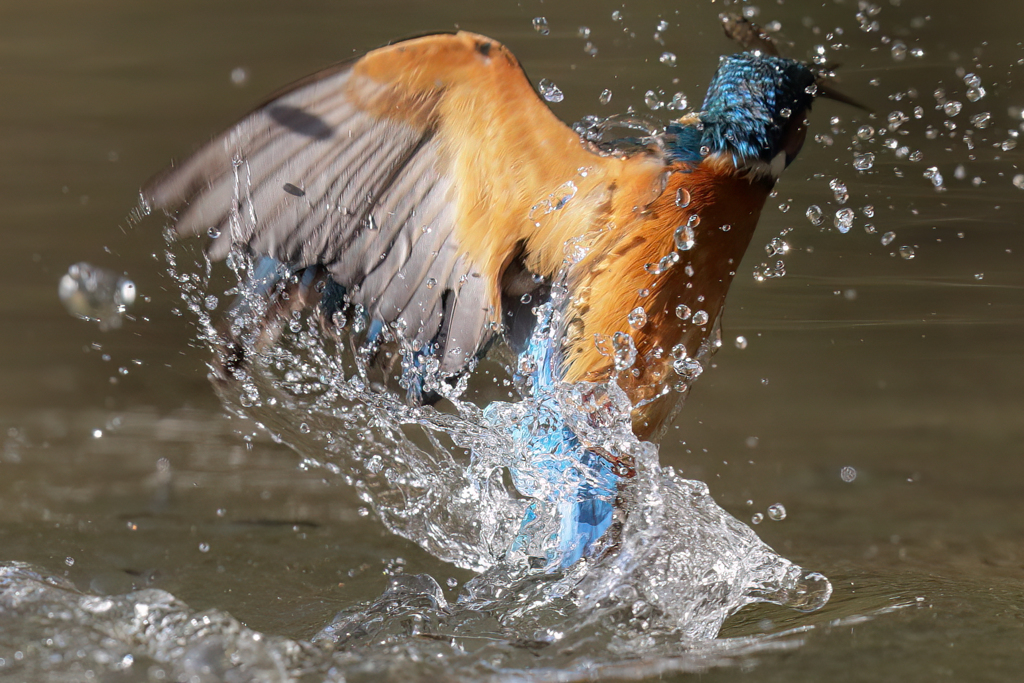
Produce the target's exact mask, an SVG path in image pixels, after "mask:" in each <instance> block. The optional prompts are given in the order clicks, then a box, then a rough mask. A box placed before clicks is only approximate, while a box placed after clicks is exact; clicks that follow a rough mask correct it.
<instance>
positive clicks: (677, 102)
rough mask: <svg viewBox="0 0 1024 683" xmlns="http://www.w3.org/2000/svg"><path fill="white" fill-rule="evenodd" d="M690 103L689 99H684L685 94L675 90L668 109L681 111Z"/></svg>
mask: <svg viewBox="0 0 1024 683" xmlns="http://www.w3.org/2000/svg"><path fill="white" fill-rule="evenodd" d="M689 104H690V102H689V100H687V99H686V95H684V94H683V93H681V92H677V93H676V94H675V95H673V96H672V101H671V102H670V103H669V105H668V108H669V109H675V110H676V111H683V110H684V109H686V107H688V106H689Z"/></svg>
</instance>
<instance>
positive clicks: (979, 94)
mask: <svg viewBox="0 0 1024 683" xmlns="http://www.w3.org/2000/svg"><path fill="white" fill-rule="evenodd" d="M984 96H985V89H984V88H970V89H969V90H968V91H967V99H968V100H970V101H971V102H977V101H978V100H980V99H981V98H983V97H984Z"/></svg>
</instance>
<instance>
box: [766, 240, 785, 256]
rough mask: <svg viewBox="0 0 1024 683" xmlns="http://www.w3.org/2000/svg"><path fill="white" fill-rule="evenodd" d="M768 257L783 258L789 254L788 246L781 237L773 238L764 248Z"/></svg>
mask: <svg viewBox="0 0 1024 683" xmlns="http://www.w3.org/2000/svg"><path fill="white" fill-rule="evenodd" d="M764 250H765V251H766V252H767V253H768V256H785V255H786V254H787V253H789V244H788V243H787V242H786V241H785V240H784V239H782V238H781V237H773V238H772V240H771V242H769V243H768V244H766V245H765V246H764Z"/></svg>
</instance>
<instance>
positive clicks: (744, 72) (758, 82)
mask: <svg viewBox="0 0 1024 683" xmlns="http://www.w3.org/2000/svg"><path fill="white" fill-rule="evenodd" d="M816 81H817V78H816V76H815V74H814V73H813V72H812V71H811V69H810V68H808V67H807V65H806V64H803V63H802V62H798V61H795V60H792V59H785V58H782V57H777V56H773V55H768V54H763V53H760V52H743V53H740V54H736V55H732V56H730V57H722V59H721V61H720V62H719V65H718V71H717V72H716V73H715V77H714V78H713V79H712V81H711V85H710V86H709V87H708V93H707V96H706V97H705V98H704V104H703V106H702V107H701V111H700V112H698V113H696V114H694V115H691V116H689V117H686V118H684V119H681V120H680V121H679V122H677V123H676V124H674V125H673V126H670V130H669V132H670V133H675V134H676V136H677V139H676V145H675V147H676V152H677V153H678V156H679V157H680V158H681V159H683V160H687V161H691V162H698V163H699V161H700V160H702V159H704V158H705V157H708V156H714V155H719V156H722V157H725V158H726V159H728V160H731V161H732V163H733V165H734V166H735V167H736V168H737V169H738V170H740V171H745V172H747V173H749V174H751V175H755V176H770V177H771V178H772V179H775V178H777V177H778V176H779V174H780V173H782V170H783V169H784V168H785V167H786V166H788V165H789V164H790V162H792V161H793V159H794V158H795V157H796V155H797V152H799V151H800V148H801V147H802V146H803V142H804V137H805V135H806V133H807V124H806V114H807V111H808V109H809V108H810V106H811V102H812V101H813V100H814V97H815V95H816V94H817V92H818V85H817V82H816ZM673 127H674V128H675V130H672V128H673Z"/></svg>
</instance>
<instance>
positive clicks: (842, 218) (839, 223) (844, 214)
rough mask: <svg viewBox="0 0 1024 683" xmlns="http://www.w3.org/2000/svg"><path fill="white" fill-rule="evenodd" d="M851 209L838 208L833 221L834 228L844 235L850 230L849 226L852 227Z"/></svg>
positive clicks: (852, 215)
mask: <svg viewBox="0 0 1024 683" xmlns="http://www.w3.org/2000/svg"><path fill="white" fill-rule="evenodd" d="M853 217H854V214H853V209H849V208H847V209H839V210H838V211H836V217H835V220H834V221H833V223H834V224H835V226H836V230H838V231H839V232H841V233H843V234H844V235H845V234H846V233H848V232H850V228H852V227H853Z"/></svg>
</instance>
